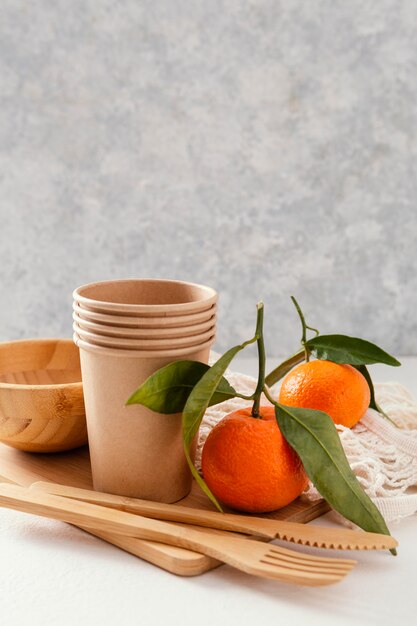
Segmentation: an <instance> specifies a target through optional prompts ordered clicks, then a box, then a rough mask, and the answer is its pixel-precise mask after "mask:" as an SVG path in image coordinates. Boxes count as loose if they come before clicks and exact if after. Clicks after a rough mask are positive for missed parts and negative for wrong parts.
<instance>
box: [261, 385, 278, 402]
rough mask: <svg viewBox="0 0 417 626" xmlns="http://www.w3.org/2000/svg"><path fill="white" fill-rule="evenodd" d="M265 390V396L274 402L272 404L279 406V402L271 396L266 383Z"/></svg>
mask: <svg viewBox="0 0 417 626" xmlns="http://www.w3.org/2000/svg"><path fill="white" fill-rule="evenodd" d="M263 392H264V394H265V397H266V398H267V399H268V400H269V401H270V402H272V404H273V405H274V406H279V404H278V402H277V401H276V400H274V398H273V397H272V396H271V394H270V393H269V390H268V387H267V386H266V385H264V388H263Z"/></svg>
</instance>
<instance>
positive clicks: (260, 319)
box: [252, 302, 266, 417]
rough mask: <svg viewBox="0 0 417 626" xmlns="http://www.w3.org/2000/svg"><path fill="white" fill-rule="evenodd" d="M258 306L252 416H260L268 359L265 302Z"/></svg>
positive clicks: (259, 303)
mask: <svg viewBox="0 0 417 626" xmlns="http://www.w3.org/2000/svg"><path fill="white" fill-rule="evenodd" d="M256 308H257V310H258V314H257V318H256V331H255V335H256V337H257V344H258V384H257V385H256V389H255V392H254V394H253V398H254V402H253V407H252V417H259V407H260V404H261V394H262V390H263V388H264V386H265V360H266V357H265V343H264V332H263V323H264V303H263V302H258V304H257V305H256Z"/></svg>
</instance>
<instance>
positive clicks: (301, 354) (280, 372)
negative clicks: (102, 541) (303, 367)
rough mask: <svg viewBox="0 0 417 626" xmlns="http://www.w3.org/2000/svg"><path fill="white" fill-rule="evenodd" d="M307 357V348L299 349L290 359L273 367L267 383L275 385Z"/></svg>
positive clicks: (269, 385)
mask: <svg viewBox="0 0 417 626" xmlns="http://www.w3.org/2000/svg"><path fill="white" fill-rule="evenodd" d="M304 359H305V350H304V349H303V350H299V351H298V352H296V353H295V354H293V355H292V356H290V358H289V359H286V360H285V361H283V362H282V363H280V364H279V365H278V366H277V367H276V368H275V369H273V370H272V371H271V372H269V374H268V375H267V376H266V378H265V384H266V385H268V387H272V385H275V383H277V382H278V381H279V380H281V378H284V376H285V374H288V372H289V371H290V370H292V368H293V367H295V366H296V365H298V364H299V363H301V362H302V361H304Z"/></svg>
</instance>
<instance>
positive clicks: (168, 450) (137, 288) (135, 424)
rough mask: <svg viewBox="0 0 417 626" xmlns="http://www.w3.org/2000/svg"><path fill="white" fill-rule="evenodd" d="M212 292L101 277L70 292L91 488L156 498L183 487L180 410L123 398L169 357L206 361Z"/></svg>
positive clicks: (177, 493)
mask: <svg viewBox="0 0 417 626" xmlns="http://www.w3.org/2000/svg"><path fill="white" fill-rule="evenodd" d="M216 299H217V295H216V292H215V291H214V290H213V289H211V288H209V287H205V286H202V285H195V284H193V283H185V282H181V281H168V280H146V279H143V280H141V279H138V280H121V281H106V282H101V283H92V284H90V285H84V286H82V287H79V288H78V289H76V290H75V291H74V315H73V318H74V341H75V343H76V344H77V345H78V347H79V348H80V357H81V369H82V377H83V387H84V401H85V407H86V415H87V428H88V439H89V445H90V454H91V465H92V473H93V483H94V488H95V489H97V490H100V491H105V492H108V493H116V494H120V495H126V496H131V497H137V498H144V499H150V500H156V501H160V502H175V501H176V500H179V499H181V498H182V497H184V496H185V495H186V494H187V493H188V492H189V490H190V488H191V474H190V471H189V469H188V466H187V462H186V459H185V456H184V451H183V445H182V428H181V414H177V415H160V414H157V413H154V412H153V411H150V410H148V409H146V408H145V407H143V406H141V405H132V406H126V401H127V399H128V398H129V397H130V395H131V394H132V393H133V391H134V390H135V389H136V388H137V387H139V385H141V384H142V383H143V382H144V381H145V380H146V378H148V377H149V376H150V375H151V374H152V373H153V372H155V371H156V370H157V369H159V368H161V367H163V366H164V365H167V364H168V363H171V362H172V361H175V360H180V359H188V360H194V361H201V362H204V363H207V362H208V357H209V352H210V346H211V345H212V344H213V342H214V338H215V325H216ZM113 319H114V323H112V320H113Z"/></svg>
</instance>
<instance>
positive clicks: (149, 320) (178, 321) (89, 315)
mask: <svg viewBox="0 0 417 626" xmlns="http://www.w3.org/2000/svg"><path fill="white" fill-rule="evenodd" d="M73 309H74V312H75V313H76V314H77V315H78V316H79V317H80V318H81V319H84V320H87V321H90V322H94V323H97V324H101V325H103V326H112V327H113V326H118V327H121V328H185V327H187V326H192V325H194V324H198V323H202V322H206V321H208V320H209V319H210V318H211V317H212V316H213V315H215V314H216V312H217V306H216V304H213V305H212V306H211V307H210V308H209V309H206V310H205V311H199V312H198V313H190V314H188V315H170V316H166V315H163V316H154V317H143V316H142V317H141V316H138V315H136V316H130V315H108V314H106V313H98V312H97V311H90V310H89V309H86V308H85V307H84V306H83V305H81V304H79V303H78V302H76V301H75V302H74V304H73Z"/></svg>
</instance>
